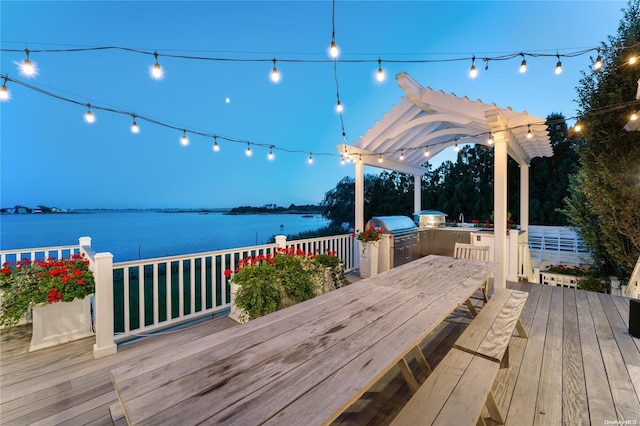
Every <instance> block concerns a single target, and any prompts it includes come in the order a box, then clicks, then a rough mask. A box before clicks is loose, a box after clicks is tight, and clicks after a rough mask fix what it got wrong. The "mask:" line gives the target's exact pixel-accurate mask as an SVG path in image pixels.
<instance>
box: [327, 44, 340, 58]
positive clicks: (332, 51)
mask: <svg viewBox="0 0 640 426" xmlns="http://www.w3.org/2000/svg"><path fill="white" fill-rule="evenodd" d="M339 54H340V52H339V51H338V45H337V44H336V41H335V40H331V44H330V45H329V55H330V56H331V57H332V58H334V59H335V58H337V57H338V55H339Z"/></svg>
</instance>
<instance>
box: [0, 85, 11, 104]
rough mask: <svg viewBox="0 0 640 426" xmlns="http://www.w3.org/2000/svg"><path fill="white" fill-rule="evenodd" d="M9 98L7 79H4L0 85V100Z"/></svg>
mask: <svg viewBox="0 0 640 426" xmlns="http://www.w3.org/2000/svg"><path fill="white" fill-rule="evenodd" d="M8 100H9V89H7V81H6V80H5V81H4V84H3V85H2V87H0V101H8Z"/></svg>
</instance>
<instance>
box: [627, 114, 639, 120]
mask: <svg viewBox="0 0 640 426" xmlns="http://www.w3.org/2000/svg"><path fill="white" fill-rule="evenodd" d="M629 118H630V119H631V121H636V120H637V119H638V114H636V113H635V112H634V113H632V114H631V117H629Z"/></svg>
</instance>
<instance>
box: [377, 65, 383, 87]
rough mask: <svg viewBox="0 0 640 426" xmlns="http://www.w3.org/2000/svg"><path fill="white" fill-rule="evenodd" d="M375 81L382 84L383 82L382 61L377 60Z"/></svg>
mask: <svg viewBox="0 0 640 426" xmlns="http://www.w3.org/2000/svg"><path fill="white" fill-rule="evenodd" d="M376 79H377V80H378V81H379V82H380V83H382V82H383V81H384V70H383V69H382V61H381V60H380V59H378V73H377V74H376Z"/></svg>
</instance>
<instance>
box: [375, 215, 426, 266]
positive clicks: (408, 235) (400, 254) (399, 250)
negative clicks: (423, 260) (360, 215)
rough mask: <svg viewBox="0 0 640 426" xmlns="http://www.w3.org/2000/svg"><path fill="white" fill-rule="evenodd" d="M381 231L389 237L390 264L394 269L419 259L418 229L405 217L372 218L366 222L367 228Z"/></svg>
mask: <svg viewBox="0 0 640 426" xmlns="http://www.w3.org/2000/svg"><path fill="white" fill-rule="evenodd" d="M370 226H373V227H376V228H379V229H382V233H383V234H389V235H391V238H390V241H389V245H390V247H389V249H390V263H391V265H393V267H394V268H395V267H396V266H400V265H403V264H405V263H407V262H411V261H412V260H415V259H417V258H418V257H419V247H418V227H417V226H416V224H415V223H413V220H411V218H410V217H407V216H374V217H372V218H371V220H369V222H367V228H368V227H370Z"/></svg>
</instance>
